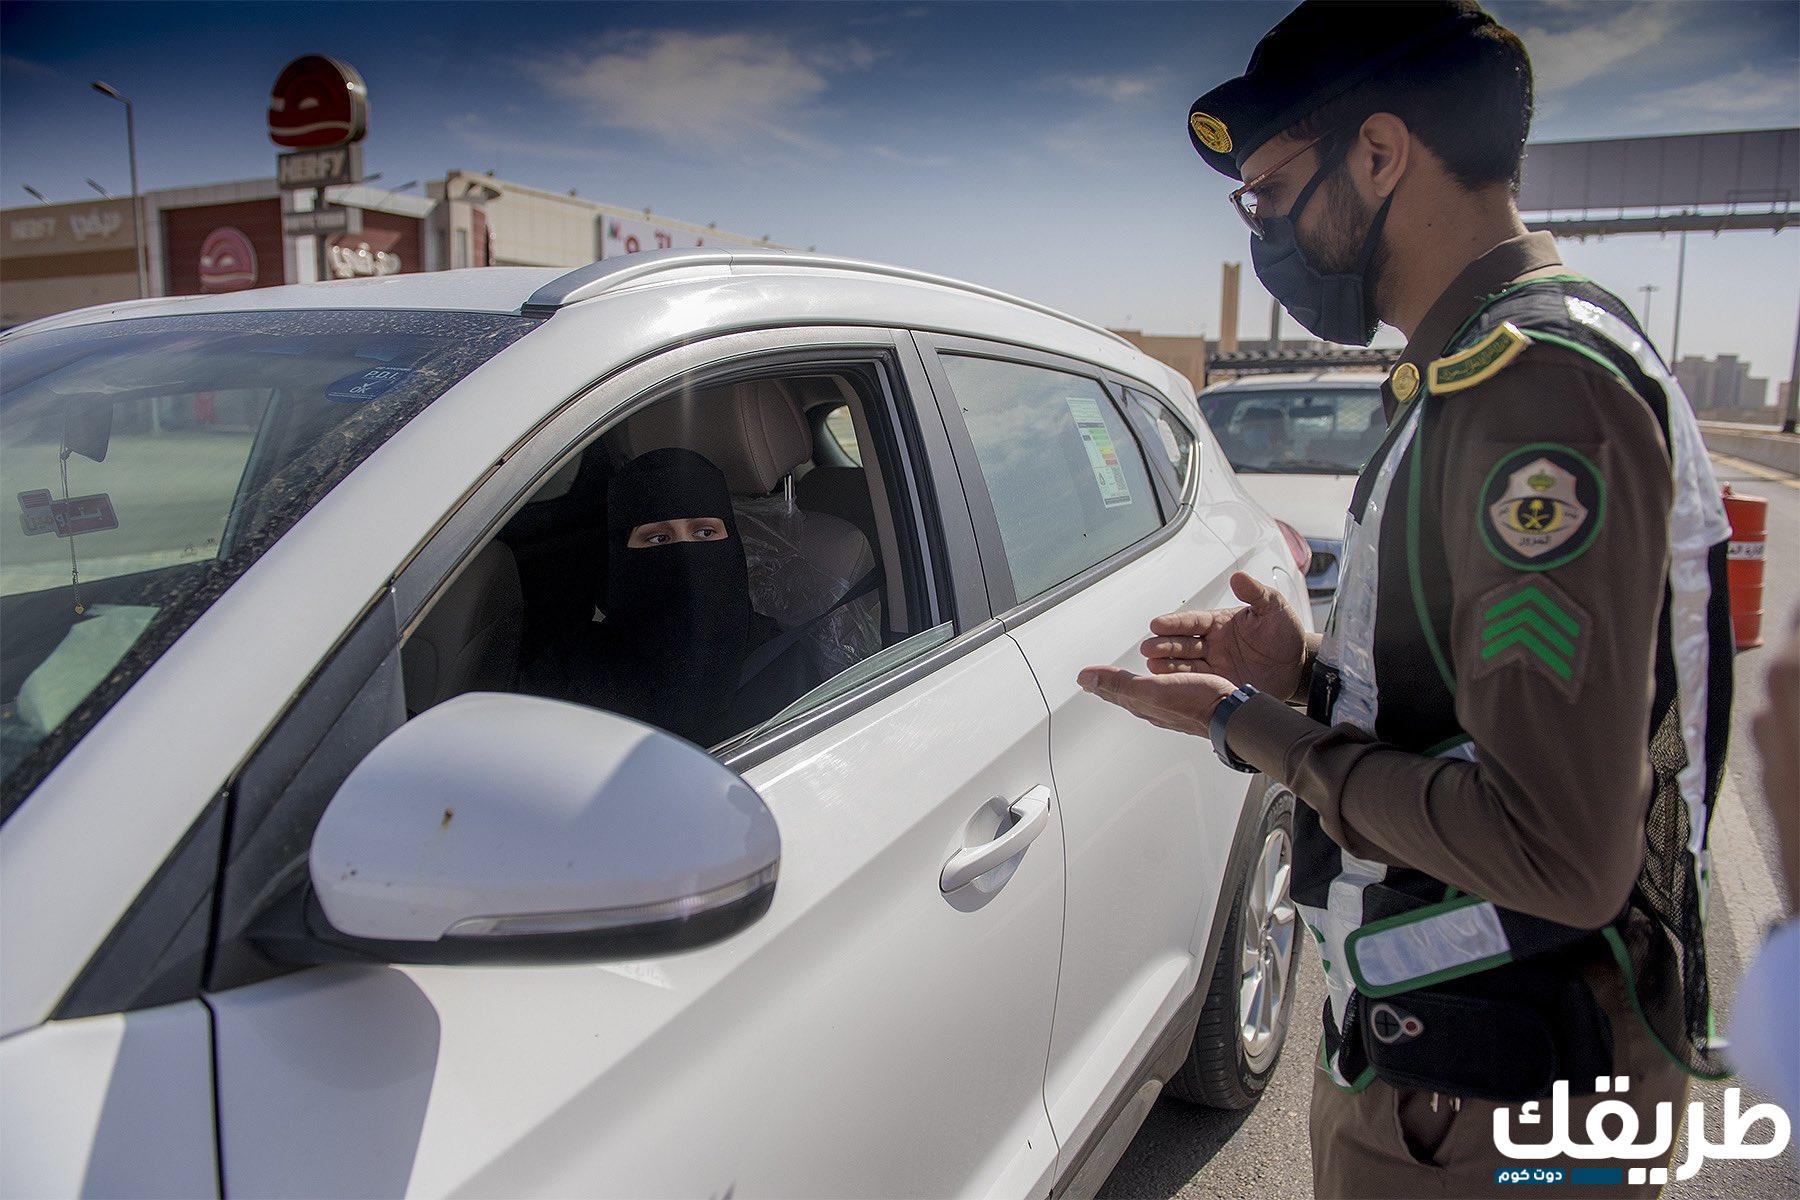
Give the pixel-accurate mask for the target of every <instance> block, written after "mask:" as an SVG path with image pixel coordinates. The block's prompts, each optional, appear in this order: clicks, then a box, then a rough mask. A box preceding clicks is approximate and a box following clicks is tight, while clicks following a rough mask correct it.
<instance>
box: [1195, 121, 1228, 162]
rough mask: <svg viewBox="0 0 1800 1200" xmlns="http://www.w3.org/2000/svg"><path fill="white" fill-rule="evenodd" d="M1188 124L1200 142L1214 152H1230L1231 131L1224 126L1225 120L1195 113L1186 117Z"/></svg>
mask: <svg viewBox="0 0 1800 1200" xmlns="http://www.w3.org/2000/svg"><path fill="white" fill-rule="evenodd" d="M1188 125H1189V126H1190V127H1191V128H1192V129H1193V131H1194V136H1195V137H1197V138H1199V139H1200V144H1201V145H1202V146H1205V147H1206V148H1207V149H1208V150H1211V151H1212V152H1213V153H1215V154H1230V153H1231V131H1230V130H1228V129H1226V128H1225V122H1223V121H1221V120H1219V118H1217V117H1214V116H1209V115H1207V114H1206V113H1198V112H1197V113H1195V114H1194V115H1193V116H1191V117H1189V118H1188Z"/></svg>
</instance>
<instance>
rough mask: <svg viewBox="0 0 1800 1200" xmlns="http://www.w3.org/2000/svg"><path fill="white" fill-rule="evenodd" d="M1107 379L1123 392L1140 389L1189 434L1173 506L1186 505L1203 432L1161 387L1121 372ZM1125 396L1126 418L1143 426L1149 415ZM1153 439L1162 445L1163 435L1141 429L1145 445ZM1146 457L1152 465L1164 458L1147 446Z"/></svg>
mask: <svg viewBox="0 0 1800 1200" xmlns="http://www.w3.org/2000/svg"><path fill="white" fill-rule="evenodd" d="M1107 382H1108V383H1111V384H1114V385H1115V386H1117V387H1119V388H1120V389H1122V390H1124V391H1132V392H1137V393H1138V394H1139V395H1141V396H1143V397H1144V398H1145V399H1146V400H1150V401H1153V402H1154V403H1155V404H1156V405H1157V406H1158V407H1160V408H1161V409H1162V411H1163V412H1164V413H1165V414H1166V415H1167V416H1168V418H1169V419H1170V420H1171V421H1173V422H1174V423H1175V425H1176V426H1177V427H1178V428H1180V429H1181V430H1182V431H1183V432H1184V433H1186V434H1187V435H1188V445H1187V452H1186V458H1185V459H1184V460H1183V461H1182V463H1181V477H1180V479H1178V480H1176V481H1175V486H1174V488H1173V493H1174V494H1173V500H1174V503H1173V504H1172V505H1171V506H1170V507H1171V508H1176V507H1179V506H1181V505H1183V504H1191V503H1193V499H1194V491H1195V485H1196V480H1195V475H1196V473H1197V472H1198V470H1199V458H1198V456H1197V455H1196V454H1195V443H1197V442H1198V441H1199V440H1200V435H1199V434H1197V433H1195V432H1194V428H1193V426H1191V425H1189V424H1188V422H1187V420H1186V419H1185V418H1184V417H1183V416H1182V415H1181V410H1180V409H1178V408H1176V407H1175V405H1174V404H1173V403H1171V402H1170V400H1169V398H1168V397H1167V396H1165V395H1164V394H1163V393H1162V392H1161V391H1160V390H1159V389H1156V388H1148V387H1146V386H1144V385H1143V384H1141V383H1138V382H1136V381H1135V380H1132V379H1130V378H1129V377H1127V376H1123V375H1119V374H1117V373H1116V372H1112V373H1109V375H1108V378H1107ZM1122 399H1123V404H1122V407H1123V408H1124V410H1125V417H1126V419H1127V420H1129V421H1136V422H1137V423H1138V424H1139V425H1140V426H1141V425H1143V424H1144V423H1145V422H1148V421H1149V417H1148V416H1147V415H1146V414H1143V413H1141V412H1140V411H1139V409H1138V407H1137V405H1135V404H1133V403H1132V402H1131V397H1130V396H1125V397H1123V398H1122ZM1152 438H1154V439H1155V442H1154V444H1156V445H1161V443H1162V435H1161V434H1160V433H1158V432H1157V431H1156V430H1155V429H1145V428H1140V429H1139V439H1140V440H1141V441H1143V442H1144V444H1145V446H1146V447H1148V446H1149V445H1151V444H1153V443H1152V442H1151V439H1152ZM1144 457H1145V459H1147V460H1148V461H1150V462H1151V464H1152V465H1153V467H1156V468H1160V467H1162V459H1160V458H1158V457H1156V456H1155V455H1152V454H1151V453H1150V452H1149V451H1148V449H1146V450H1145V453H1144ZM1174 469H1175V467H1174V464H1173V463H1171V464H1169V465H1168V470H1169V471H1173V470H1174ZM1165 478H1166V476H1165Z"/></svg>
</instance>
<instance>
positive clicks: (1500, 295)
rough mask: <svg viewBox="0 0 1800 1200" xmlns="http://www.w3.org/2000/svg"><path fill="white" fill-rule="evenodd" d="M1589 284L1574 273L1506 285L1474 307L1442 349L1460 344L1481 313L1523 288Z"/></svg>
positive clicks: (1540, 277)
mask: <svg viewBox="0 0 1800 1200" xmlns="http://www.w3.org/2000/svg"><path fill="white" fill-rule="evenodd" d="M1590 282H1592V281H1591V280H1590V279H1588V277H1587V276H1586V275H1577V274H1575V273H1574V272H1569V273H1568V274H1565V275H1540V276H1538V277H1537V278H1536V279H1527V280H1526V281H1525V282H1524V283H1513V284H1508V285H1507V286H1506V287H1503V288H1501V289H1500V290H1499V291H1497V292H1495V293H1494V294H1493V295H1491V296H1488V297H1487V298H1486V299H1484V300H1483V301H1482V302H1481V303H1480V304H1478V305H1476V307H1475V311H1474V312H1472V313H1470V314H1469V319H1468V320H1466V321H1464V322H1463V323H1462V326H1461V327H1460V328H1458V329H1457V331H1456V332H1455V333H1453V334H1451V335H1450V340H1449V341H1447V342H1445V343H1444V348H1445V349H1449V348H1450V347H1452V346H1454V345H1456V343H1458V342H1460V341H1461V340H1462V335H1463V334H1465V333H1467V332H1469V326H1471V325H1473V324H1475V322H1476V321H1477V320H1478V319H1480V317H1481V314H1482V313H1484V312H1486V311H1487V310H1488V309H1490V308H1492V307H1493V306H1494V304H1495V303H1496V302H1497V301H1500V300H1504V299H1505V298H1506V297H1508V296H1510V295H1512V294H1513V293H1514V292H1517V291H1522V290H1523V289H1525V288H1528V287H1531V286H1533V285H1535V284H1539V283H1590ZM1519 332H1520V333H1523V334H1526V335H1527V336H1529V335H1530V333H1531V330H1529V329H1521V330H1520V331H1519Z"/></svg>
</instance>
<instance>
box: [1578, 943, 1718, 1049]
mask: <svg viewBox="0 0 1800 1200" xmlns="http://www.w3.org/2000/svg"><path fill="white" fill-rule="evenodd" d="M1600 932H1601V933H1602V934H1603V935H1605V937H1606V944H1607V945H1608V946H1609V947H1611V948H1612V956H1613V962H1615V963H1617V964H1618V967H1619V972H1620V974H1622V975H1624V976H1625V994H1626V995H1627V996H1630V997H1631V1011H1632V1012H1634V1013H1636V1014H1637V1019H1638V1024H1640V1025H1642V1026H1643V1027H1644V1032H1645V1033H1647V1034H1649V1035H1650V1040H1651V1041H1652V1042H1654V1043H1656V1048H1657V1049H1658V1050H1661V1051H1662V1052H1663V1057H1664V1058H1667V1059H1668V1060H1669V1061H1670V1062H1672V1063H1674V1064H1675V1065H1676V1066H1678V1067H1680V1068H1681V1069H1682V1071H1683V1072H1685V1073H1686V1074H1688V1075H1691V1076H1692V1077H1693V1078H1695V1079H1706V1080H1711V1081H1713V1082H1715V1083H1716V1082H1717V1081H1719V1080H1721V1079H1730V1078H1731V1072H1730V1071H1720V1072H1719V1073H1717V1074H1710V1073H1708V1072H1706V1071H1696V1070H1695V1069H1694V1068H1693V1067H1691V1066H1689V1065H1688V1063H1687V1061H1686V1060H1685V1059H1682V1058H1678V1057H1677V1056H1676V1055H1675V1052H1674V1051H1672V1050H1670V1049H1669V1048H1668V1047H1667V1046H1665V1045H1663V1040H1662V1038H1661V1037H1660V1036H1658V1034H1657V1032H1656V1028H1655V1027H1654V1026H1653V1025H1651V1024H1650V1018H1649V1017H1647V1016H1645V1015H1644V1005H1643V1003H1642V1002H1641V1001H1640V1000H1639V999H1638V988H1637V971H1636V969H1635V968H1633V967H1632V965H1631V954H1630V952H1629V951H1627V950H1626V949H1625V939H1623V938H1621V937H1620V936H1619V930H1618V927H1617V926H1614V925H1608V926H1607V927H1606V928H1605V929H1603V930H1601V931H1600ZM1711 1020H1712V1014H1711V1012H1708V1013H1707V1021H1708V1023H1709V1025H1710V1022H1711Z"/></svg>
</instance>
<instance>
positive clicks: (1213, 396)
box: [1200, 384, 1387, 475]
mask: <svg viewBox="0 0 1800 1200" xmlns="http://www.w3.org/2000/svg"><path fill="white" fill-rule="evenodd" d="M1200 411H1201V412H1203V413H1205V414H1206V421H1207V424H1209V425H1211V426H1212V429H1213V434H1214V436H1215V437H1217V438H1218V439H1219V448H1220V449H1221V450H1223V451H1224V452H1225V457H1226V458H1228V459H1230V460H1231V465H1232V466H1233V467H1234V468H1236V469H1237V470H1239V471H1244V472H1251V473H1261V474H1278V475H1281V474H1294V475H1355V474H1357V473H1358V472H1359V471H1361V470H1362V468H1363V464H1364V463H1366V462H1368V461H1369V456H1370V455H1371V454H1373V453H1375V450H1376V447H1378V446H1380V445H1381V439H1382V437H1383V435H1385V434H1386V433H1387V418H1386V416H1385V415H1384V414H1383V413H1382V409H1381V388H1380V387H1379V386H1378V385H1371V386H1367V387H1344V386H1342V385H1337V386H1333V385H1331V384H1319V385H1311V384H1306V385H1296V386H1294V387H1246V388H1221V389H1219V390H1218V391H1213V392H1208V393H1206V394H1204V395H1202V396H1201V397H1200Z"/></svg>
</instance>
